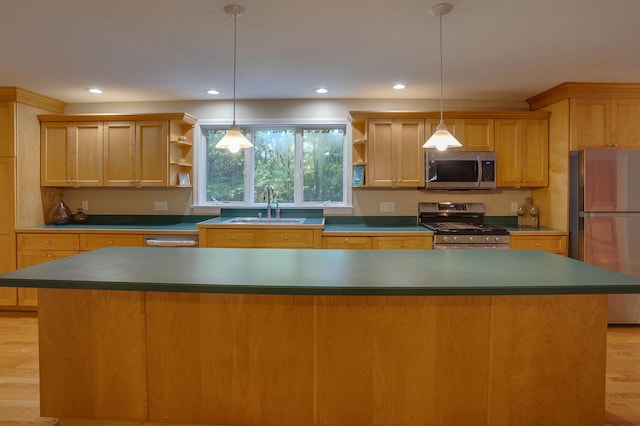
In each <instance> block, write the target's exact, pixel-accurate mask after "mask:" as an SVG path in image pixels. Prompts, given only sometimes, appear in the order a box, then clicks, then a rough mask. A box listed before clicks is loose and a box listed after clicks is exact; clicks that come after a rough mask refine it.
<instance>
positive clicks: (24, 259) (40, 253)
mask: <svg viewBox="0 0 640 426" xmlns="http://www.w3.org/2000/svg"><path fill="white" fill-rule="evenodd" d="M75 254H78V251H77V250H18V268H26V267H27V266H33V265H39V264H41V263H45V262H51V261H53V260H57V259H62V258H63V257H68V256H73V255H75Z"/></svg>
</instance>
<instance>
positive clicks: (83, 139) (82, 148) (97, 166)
mask: <svg viewBox="0 0 640 426" xmlns="http://www.w3.org/2000/svg"><path fill="white" fill-rule="evenodd" d="M103 138H104V131H103V128H102V123H97V122H96V123H84V122H82V123H74V124H73V126H72V127H71V147H72V152H71V155H72V156H73V157H72V158H71V159H70V161H69V162H68V163H69V166H70V167H71V168H72V169H71V176H72V180H73V186H102V182H103V177H104V176H103V175H104V172H103V161H102V160H103V157H104V146H103Z"/></svg>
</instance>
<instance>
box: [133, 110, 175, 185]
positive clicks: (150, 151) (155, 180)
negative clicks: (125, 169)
mask: <svg viewBox="0 0 640 426" xmlns="http://www.w3.org/2000/svg"><path fill="white" fill-rule="evenodd" d="M168 150H169V134H168V126H167V122H166V121H138V122H136V144H135V164H136V173H135V176H136V177H135V178H136V179H137V181H138V183H139V184H140V186H167V180H168V167H169V153H168Z"/></svg>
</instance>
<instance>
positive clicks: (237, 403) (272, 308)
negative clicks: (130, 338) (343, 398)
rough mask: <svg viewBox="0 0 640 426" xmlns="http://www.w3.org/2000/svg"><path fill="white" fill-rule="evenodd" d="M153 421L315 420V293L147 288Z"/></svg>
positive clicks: (264, 424) (277, 424)
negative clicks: (170, 291) (178, 291)
mask: <svg viewBox="0 0 640 426" xmlns="http://www.w3.org/2000/svg"><path fill="white" fill-rule="evenodd" d="M146 306H147V326H148V330H147V337H148V349H149V421H152V422H153V421H156V422H176V423H198V424H212V425H213V424H215V425H260V426H269V425H273V426H283V425H300V426H306V425H312V424H314V422H313V399H314V367H313V366H314V362H313V359H314V331H313V330H314V327H313V321H314V306H313V296H276V295H274V296H264V295H237V294H226V295H225V294H185V293H154V292H150V293H147V302H146Z"/></svg>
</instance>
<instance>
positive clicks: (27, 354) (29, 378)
mask: <svg viewBox="0 0 640 426" xmlns="http://www.w3.org/2000/svg"><path fill="white" fill-rule="evenodd" d="M607 339H608V344H607V383H606V393H607V396H606V413H607V414H606V425H607V426H622V425H625V426H629V425H640V327H610V328H609V332H608V334H607ZM52 424H54V421H53V420H52V419H42V418H39V389H38V322H37V316H36V314H35V313H14V312H0V426H9V425H12V426H19V425H20V426H22V425H25V426H26V425H52ZM397 426H401V425H397Z"/></svg>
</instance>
